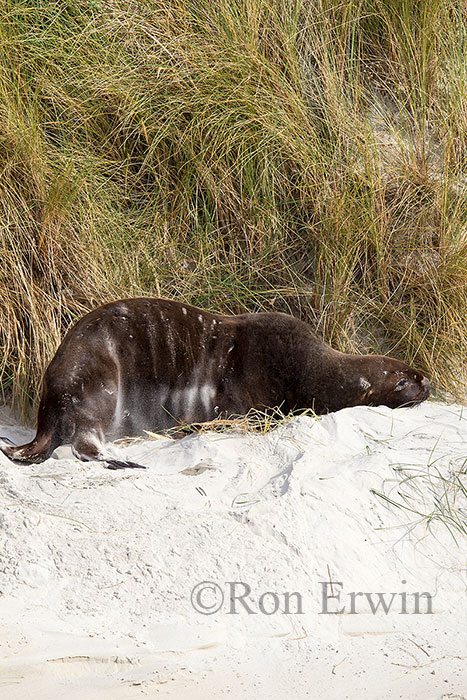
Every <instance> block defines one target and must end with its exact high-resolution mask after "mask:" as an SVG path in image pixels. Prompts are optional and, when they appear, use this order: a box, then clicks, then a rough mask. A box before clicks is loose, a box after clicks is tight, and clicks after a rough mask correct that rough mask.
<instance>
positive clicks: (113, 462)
mask: <svg viewBox="0 0 467 700" xmlns="http://www.w3.org/2000/svg"><path fill="white" fill-rule="evenodd" d="M104 461H105V463H106V465H107V469H147V467H145V466H144V465H143V464H137V463H136V462H122V461H121V460H118V459H105V460H104Z"/></svg>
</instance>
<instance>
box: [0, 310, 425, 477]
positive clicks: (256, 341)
mask: <svg viewBox="0 0 467 700" xmlns="http://www.w3.org/2000/svg"><path fill="white" fill-rule="evenodd" d="M184 309H185V311H184ZM405 379H406V380H407V384H406V386H403V388H397V387H398V386H401V380H405ZM404 383H405V382H404V381H402V384H404ZM428 395H429V382H428V380H427V379H425V378H424V377H423V375H422V374H421V373H420V372H417V371H416V370H413V369H411V368H410V367H408V365H406V364H404V363H402V362H399V361H398V360H395V359H393V358H389V357H383V356H379V355H348V354H343V353H340V352H338V351H336V350H333V349H332V348H331V347H329V346H328V345H326V344H325V343H324V342H323V341H321V340H320V339H319V338H318V337H317V336H316V335H315V334H314V333H313V332H312V330H311V328H310V327H309V326H308V325H307V324H306V323H304V322H302V321H300V320H298V319H296V318H294V317H293V316H289V315H286V314H281V313H257V314H242V315H239V316H223V315H220V314H213V313H210V312H208V311H204V310H202V309H198V308H196V307H193V306H189V305H186V304H181V303H179V302H176V301H169V300H165V299H150V298H140V299H126V300H121V301H117V302H112V303H110V304H106V305H104V306H101V307H100V308H98V309H95V310H94V311H92V312H91V313H89V314H87V315H86V316H84V317H83V318H82V319H81V320H80V321H79V322H78V323H77V324H76V325H75V326H74V327H73V328H72V329H71V330H70V331H69V332H68V333H67V335H66V336H65V338H64V340H63V342H62V344H61V345H60V347H59V349H58V350H57V353H56V355H55V357H54V358H53V359H52V361H51V363H50V365H49V366H48V368H47V370H46V372H45V375H44V381H43V389H42V398H41V402H40V406H39V411H38V418H37V434H36V437H35V438H34V439H33V440H32V441H31V442H30V443H28V444H26V445H21V446H18V447H12V446H9V445H6V444H5V443H3V444H2V445H0V448H1V449H2V451H3V452H4V453H5V454H7V455H8V456H9V457H10V458H11V459H14V460H16V461H21V462H24V463H32V462H39V461H42V460H43V459H46V458H47V457H49V456H50V454H51V453H52V452H53V450H54V449H55V448H56V447H58V446H59V445H61V444H63V443H68V442H71V444H72V446H73V451H74V453H75V455H76V456H78V457H79V458H80V459H85V460H89V459H100V460H102V461H105V462H107V464H108V465H110V466H113V467H114V468H117V467H121V466H138V465H131V464H129V463H125V462H123V463H122V462H119V461H118V460H115V459H110V458H109V457H108V455H106V454H105V450H103V445H104V443H105V441H106V440H109V439H110V440H112V439H115V438H117V437H123V436H130V435H137V434H141V433H142V432H143V431H144V430H159V429H165V428H169V427H171V426H173V425H176V424H177V423H178V422H196V423H199V422H204V421H209V420H213V419H215V418H216V417H220V416H229V415H233V414H242V413H246V412H247V411H248V410H249V409H250V408H256V409H260V410H264V409H266V408H271V407H276V406H280V407H281V410H282V411H283V412H284V413H288V412H289V411H293V410H296V409H302V408H312V409H314V410H315V411H316V413H318V414H321V413H326V412H328V411H337V410H339V409H341V408H346V407H350V406H357V405H380V404H382V405H386V406H389V407H390V408H396V407H398V406H404V405H414V404H416V403H419V402H420V401H423V400H424V399H426V398H427V396H428ZM208 399H209V400H208Z"/></svg>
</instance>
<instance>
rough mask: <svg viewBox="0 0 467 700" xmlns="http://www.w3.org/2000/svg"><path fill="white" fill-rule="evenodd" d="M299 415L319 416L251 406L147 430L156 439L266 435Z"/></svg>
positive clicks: (303, 412)
mask: <svg viewBox="0 0 467 700" xmlns="http://www.w3.org/2000/svg"><path fill="white" fill-rule="evenodd" d="M297 416H310V417H312V418H317V416H316V414H315V413H314V412H313V411H312V410H311V409H306V410H303V411H300V412H295V413H289V414H285V413H283V412H282V411H281V408H280V407H276V408H274V409H270V410H267V411H260V410H259V409H256V408H251V409H250V410H249V411H248V413H245V414H243V415H241V416H236V415H234V416H229V417H226V418H216V419H214V420H211V421H206V422H204V423H189V424H186V425H182V424H178V425H176V426H174V427H173V428H169V429H168V430H166V431H165V432H164V434H163V435H161V434H159V433H153V432H151V431H145V432H146V434H147V435H148V436H149V437H150V438H153V439H156V440H158V439H160V438H162V437H172V438H175V439H180V438H183V437H185V436H186V435H190V434H193V433H194V434H200V433H207V432H209V433H211V432H214V433H225V432H229V431H233V432H235V433H259V434H261V435H266V433H269V432H271V431H273V430H276V429H277V428H279V426H281V425H283V424H284V423H285V422H287V421H289V420H291V419H292V418H296V417H297ZM139 439H140V438H137V440H139Z"/></svg>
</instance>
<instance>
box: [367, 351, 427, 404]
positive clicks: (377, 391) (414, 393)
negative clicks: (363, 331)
mask: <svg viewBox="0 0 467 700" xmlns="http://www.w3.org/2000/svg"><path fill="white" fill-rule="evenodd" d="M362 359H363V358H362ZM364 360H365V361H366V362H363V363H362V373H361V377H360V378H359V386H360V387H361V389H362V404H366V405H372V406H389V408H398V407H399V406H416V405H417V404H419V403H421V402H422V401H425V399H427V398H428V397H429V395H430V382H429V381H428V379H427V378H426V377H424V376H423V374H422V373H421V372H418V371H417V370H415V369H412V368H411V367H409V366H408V365H406V364H405V363H404V362H399V360H394V359H393V358H392V357H383V356H379V355H366V356H365V357H364Z"/></svg>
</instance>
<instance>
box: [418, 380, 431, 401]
mask: <svg viewBox="0 0 467 700" xmlns="http://www.w3.org/2000/svg"><path fill="white" fill-rule="evenodd" d="M420 385H421V388H422V392H423V398H422V401H425V399H427V398H428V397H429V395H430V392H431V384H430V381H429V380H428V379H427V378H426V377H423V378H422V381H421V382H420Z"/></svg>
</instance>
